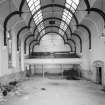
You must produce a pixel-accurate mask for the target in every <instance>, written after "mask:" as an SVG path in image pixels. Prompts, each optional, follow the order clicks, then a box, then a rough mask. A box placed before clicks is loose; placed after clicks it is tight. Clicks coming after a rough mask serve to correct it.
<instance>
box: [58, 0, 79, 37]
mask: <svg viewBox="0 0 105 105" xmlns="http://www.w3.org/2000/svg"><path fill="white" fill-rule="evenodd" d="M78 4H79V0H66V3H65V7H66V8H68V9H70V10H71V11H72V12H73V13H74V12H75V11H76V9H77V6H78ZM71 19H72V14H71V13H70V12H69V11H67V10H66V9H64V10H63V14H62V20H63V21H65V22H66V23H67V24H68V25H69V23H70V21H71ZM63 21H61V24H60V28H61V29H63V30H64V31H65V30H66V29H67V25H66V24H65V23H64V22H63ZM59 33H60V34H61V30H60V29H59ZM61 35H63V33H62V34H61Z"/></svg>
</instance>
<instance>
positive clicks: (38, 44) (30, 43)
mask: <svg viewBox="0 0 105 105" xmlns="http://www.w3.org/2000/svg"><path fill="white" fill-rule="evenodd" d="M33 42H36V43H37V45H39V44H40V43H39V41H37V40H32V41H31V42H30V43H29V55H30V52H31V51H30V50H31V45H32V44H33Z"/></svg>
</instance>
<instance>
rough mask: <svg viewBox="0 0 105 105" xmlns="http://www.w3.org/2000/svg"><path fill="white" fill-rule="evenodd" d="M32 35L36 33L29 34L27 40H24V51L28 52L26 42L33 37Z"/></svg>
mask: <svg viewBox="0 0 105 105" xmlns="http://www.w3.org/2000/svg"><path fill="white" fill-rule="evenodd" d="M31 37H34V35H33V34H31V35H28V36H27V37H26V38H25V40H24V53H26V43H27V40H28V39H29V38H31Z"/></svg>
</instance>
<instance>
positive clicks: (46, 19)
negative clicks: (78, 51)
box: [29, 17, 72, 34]
mask: <svg viewBox="0 0 105 105" xmlns="http://www.w3.org/2000/svg"><path fill="white" fill-rule="evenodd" d="M50 19H55V20H60V21H62V22H64V23H65V24H66V25H67V27H68V28H69V30H70V32H71V33H72V30H71V28H70V26H69V25H68V24H67V23H66V22H65V21H64V20H62V19H60V18H57V17H49V18H45V19H43V20H42V21H41V22H39V24H38V25H37V26H36V27H35V29H34V31H33V34H34V33H35V31H36V29H37V27H38V26H39V25H40V24H41V23H42V22H45V21H48V20H50ZM29 26H30V25H29Z"/></svg>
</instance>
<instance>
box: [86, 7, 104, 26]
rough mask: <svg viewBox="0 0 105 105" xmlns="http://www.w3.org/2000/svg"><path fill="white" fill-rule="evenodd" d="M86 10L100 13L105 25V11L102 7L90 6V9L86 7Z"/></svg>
mask: <svg viewBox="0 0 105 105" xmlns="http://www.w3.org/2000/svg"><path fill="white" fill-rule="evenodd" d="M86 11H88V12H96V13H98V14H99V15H100V16H101V17H102V18H103V20H104V25H105V13H104V12H103V11H102V10H101V9H98V8H88V9H86Z"/></svg>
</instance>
